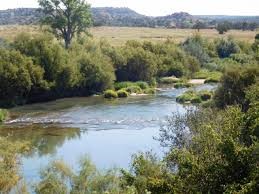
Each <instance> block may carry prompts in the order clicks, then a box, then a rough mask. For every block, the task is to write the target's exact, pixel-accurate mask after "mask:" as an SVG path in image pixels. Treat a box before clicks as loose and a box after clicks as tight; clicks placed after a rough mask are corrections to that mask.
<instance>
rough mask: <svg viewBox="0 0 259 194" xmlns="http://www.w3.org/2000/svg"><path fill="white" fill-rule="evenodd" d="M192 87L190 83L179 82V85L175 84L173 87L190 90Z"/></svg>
mask: <svg viewBox="0 0 259 194" xmlns="http://www.w3.org/2000/svg"><path fill="white" fill-rule="evenodd" d="M192 86H193V85H192V84H191V83H186V82H179V83H176V84H174V87H175V88H177V89H178V88H190V87H192Z"/></svg>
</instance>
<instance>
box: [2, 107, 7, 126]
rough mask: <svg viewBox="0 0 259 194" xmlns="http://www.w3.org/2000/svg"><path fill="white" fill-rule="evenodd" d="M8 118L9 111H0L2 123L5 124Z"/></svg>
mask: <svg viewBox="0 0 259 194" xmlns="http://www.w3.org/2000/svg"><path fill="white" fill-rule="evenodd" d="M7 116H8V112H7V110H4V109H0V123H2V122H4V121H5V120H6V118H7Z"/></svg>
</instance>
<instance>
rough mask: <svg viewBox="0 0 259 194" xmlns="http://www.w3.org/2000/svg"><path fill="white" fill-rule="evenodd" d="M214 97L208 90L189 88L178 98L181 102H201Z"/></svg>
mask: <svg viewBox="0 0 259 194" xmlns="http://www.w3.org/2000/svg"><path fill="white" fill-rule="evenodd" d="M211 98H212V93H211V92H209V91H206V90H202V91H199V92H196V91H193V90H189V91H187V92H185V93H183V94H182V95H180V96H178V97H177V98H176V101H177V102H179V103H192V104H199V103H202V102H203V101H208V100H210V99H211Z"/></svg>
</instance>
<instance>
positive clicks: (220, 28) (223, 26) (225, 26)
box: [216, 22, 230, 34]
mask: <svg viewBox="0 0 259 194" xmlns="http://www.w3.org/2000/svg"><path fill="white" fill-rule="evenodd" d="M216 29H217V31H218V32H219V34H224V33H225V32H227V31H228V30H229V29H230V23H229V22H222V23H219V24H218V25H217V27H216Z"/></svg>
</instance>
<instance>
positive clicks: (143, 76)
mask: <svg viewBox="0 0 259 194" xmlns="http://www.w3.org/2000/svg"><path fill="white" fill-rule="evenodd" d="M125 52H126V55H127V62H126V65H125V66H123V67H122V69H118V70H117V71H124V72H127V73H126V74H125V78H124V80H128V81H140V80H142V81H151V80H152V78H153V77H154V76H155V75H156V72H157V66H156V63H155V61H156V59H155V57H154V55H153V54H152V53H150V52H148V51H145V50H144V49H142V48H140V47H138V48H127V47H126V51H125Z"/></svg>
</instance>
